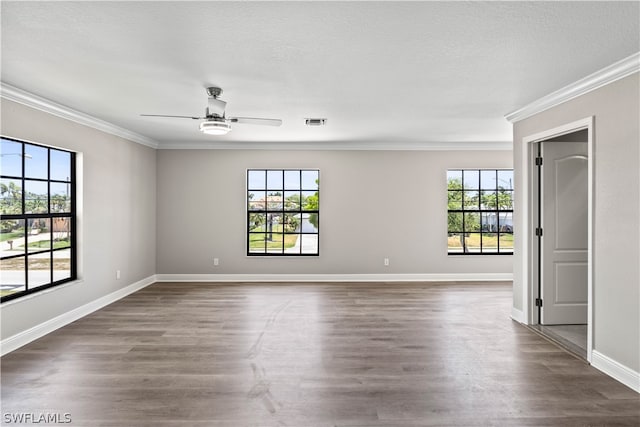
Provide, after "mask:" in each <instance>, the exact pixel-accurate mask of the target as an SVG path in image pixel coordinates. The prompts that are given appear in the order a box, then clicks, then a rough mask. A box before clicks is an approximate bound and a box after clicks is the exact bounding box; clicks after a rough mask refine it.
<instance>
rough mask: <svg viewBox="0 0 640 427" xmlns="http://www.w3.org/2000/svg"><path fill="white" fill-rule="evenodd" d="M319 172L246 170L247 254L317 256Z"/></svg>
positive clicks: (311, 170)
mask: <svg viewBox="0 0 640 427" xmlns="http://www.w3.org/2000/svg"><path fill="white" fill-rule="evenodd" d="M319 230H320V172H319V171H318V170H317V169H249V170H247V255H248V256H318V255H319V253H320V246H319Z"/></svg>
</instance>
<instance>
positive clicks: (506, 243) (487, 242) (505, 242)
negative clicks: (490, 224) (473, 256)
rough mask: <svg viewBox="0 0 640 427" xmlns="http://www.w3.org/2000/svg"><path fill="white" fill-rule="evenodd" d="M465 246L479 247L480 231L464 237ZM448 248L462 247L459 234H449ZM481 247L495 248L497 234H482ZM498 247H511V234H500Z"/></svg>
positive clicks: (496, 245)
mask: <svg viewBox="0 0 640 427" xmlns="http://www.w3.org/2000/svg"><path fill="white" fill-rule="evenodd" d="M466 241H467V248H479V247H480V233H477V234H471V235H470V236H469V237H467V238H466ZM448 246H449V248H462V243H461V242H460V236H458V235H456V236H449V238H448ZM482 247H483V248H485V249H487V248H497V247H498V236H497V235H495V234H493V235H492V234H484V235H483V236H482ZM500 248H513V235H512V234H500Z"/></svg>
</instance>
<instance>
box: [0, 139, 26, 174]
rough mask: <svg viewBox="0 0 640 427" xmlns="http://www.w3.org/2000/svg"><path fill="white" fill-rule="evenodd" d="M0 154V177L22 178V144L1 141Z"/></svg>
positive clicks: (5, 140) (6, 140)
mask: <svg viewBox="0 0 640 427" xmlns="http://www.w3.org/2000/svg"><path fill="white" fill-rule="evenodd" d="M0 153H2V156H1V157H0V159H1V163H0V170H2V175H8V176H16V177H22V143H20V142H15V141H9V140H8V139H3V140H2V146H1V147H0Z"/></svg>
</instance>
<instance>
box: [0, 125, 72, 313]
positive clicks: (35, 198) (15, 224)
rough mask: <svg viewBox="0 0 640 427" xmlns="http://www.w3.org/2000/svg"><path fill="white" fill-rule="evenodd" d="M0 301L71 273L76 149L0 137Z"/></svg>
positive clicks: (54, 282) (69, 276)
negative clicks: (51, 146)
mask: <svg viewBox="0 0 640 427" xmlns="http://www.w3.org/2000/svg"><path fill="white" fill-rule="evenodd" d="M1 144H2V145H1V150H0V159H1V170H0V296H1V298H2V302H4V301H7V300H10V299H14V298H18V297H21V296H23V295H27V294H31V293H34V292H38V291H41V290H43V289H47V288H50V287H52V286H56V285H59V284H62V283H65V282H68V281H71V280H75V278H76V261H75V260H76V244H75V220H76V215H75V209H76V208H75V153H73V152H70V151H66V150H60V149H56V148H50V147H45V146H41V145H37V144H33V143H27V142H23V141H18V140H14V139H10V138H4V137H3V138H2V140H1Z"/></svg>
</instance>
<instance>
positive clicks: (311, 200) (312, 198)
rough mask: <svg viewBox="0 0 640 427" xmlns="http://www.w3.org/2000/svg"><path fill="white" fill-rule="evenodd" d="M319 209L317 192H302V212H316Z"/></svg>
mask: <svg viewBox="0 0 640 427" xmlns="http://www.w3.org/2000/svg"><path fill="white" fill-rule="evenodd" d="M318 209H320V203H319V199H318V192H317V191H303V192H302V210H305V211H317V210H318Z"/></svg>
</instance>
